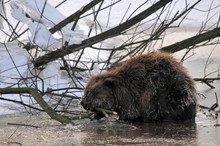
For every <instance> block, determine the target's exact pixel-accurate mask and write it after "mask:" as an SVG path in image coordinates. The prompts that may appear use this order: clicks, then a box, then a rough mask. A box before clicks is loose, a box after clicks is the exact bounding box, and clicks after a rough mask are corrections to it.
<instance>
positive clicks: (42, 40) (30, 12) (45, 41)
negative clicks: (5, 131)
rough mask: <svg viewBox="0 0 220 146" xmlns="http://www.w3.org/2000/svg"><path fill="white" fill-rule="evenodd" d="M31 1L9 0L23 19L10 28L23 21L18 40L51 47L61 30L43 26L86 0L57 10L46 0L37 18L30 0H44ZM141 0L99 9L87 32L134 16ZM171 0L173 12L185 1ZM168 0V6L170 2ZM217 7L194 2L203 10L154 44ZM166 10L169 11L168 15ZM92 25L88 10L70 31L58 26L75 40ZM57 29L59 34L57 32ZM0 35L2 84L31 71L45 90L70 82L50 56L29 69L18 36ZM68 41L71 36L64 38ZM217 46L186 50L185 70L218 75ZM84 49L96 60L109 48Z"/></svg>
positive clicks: (182, 35) (179, 35)
mask: <svg viewBox="0 0 220 146" xmlns="http://www.w3.org/2000/svg"><path fill="white" fill-rule="evenodd" d="M19 2H21V3H19ZM25 2H30V3H25ZM32 2H33V3H31V1H27V0H24V1H22V0H15V1H14V3H12V4H11V7H12V15H14V17H15V18H16V19H18V20H20V21H21V22H23V23H24V24H21V23H19V24H18V26H19V27H18V28H17V29H16V30H17V31H18V32H21V31H22V30H24V29H26V28H28V27H29V29H30V32H28V33H25V35H24V36H22V37H20V38H19V40H20V41H22V42H23V41H24V39H25V41H27V40H30V42H32V43H34V44H36V45H38V46H40V47H41V48H42V49H45V48H46V49H48V50H50V51H51V50H53V49H56V47H57V46H62V45H63V42H60V39H59V37H61V36H62V35H61V34H54V35H52V34H51V33H50V32H49V31H48V27H51V26H54V25H55V23H58V22H59V21H61V20H62V19H64V18H65V17H67V16H69V15H71V14H72V13H73V12H75V11H77V10H79V9H80V8H81V7H82V6H83V5H85V4H87V3H89V2H90V1H89V0H87V1H78V2H75V1H74V2H73V1H66V2H65V3H64V4H62V5H61V6H60V7H58V8H57V10H59V11H56V10H54V8H53V7H52V6H51V5H53V6H55V5H57V4H59V2H61V1H60V0H55V1H52V0H50V1H49V3H50V5H47V7H45V8H47V9H48V12H47V11H46V9H45V13H44V17H43V18H42V17H41V13H39V12H38V10H37V7H36V5H35V4H36V3H35V2H39V3H41V5H37V6H39V8H40V10H42V9H43V5H42V3H44V0H40V1H34V0H33V1H32ZM144 2H145V1H144V0H140V1H132V0H129V1H126V0H123V1H121V2H120V3H118V4H117V5H115V6H113V7H112V8H111V9H105V10H103V11H101V12H100V13H99V15H98V18H97V20H98V22H99V24H100V25H101V26H102V29H101V28H97V29H96V28H94V29H95V30H94V31H93V32H92V35H95V34H96V33H100V32H101V31H105V30H107V29H109V28H111V27H114V26H117V25H118V24H119V23H120V22H121V21H125V20H126V19H127V18H129V17H130V16H131V15H132V16H134V15H135V14H138V13H139V12H141V11H142V10H143V9H146V8H147V7H148V6H149V4H151V3H147V4H145V5H143V6H141V7H140V9H137V11H135V13H134V14H133V12H134V10H135V9H136V8H138V7H139V5H141V4H142V3H144ZM175 2H177V3H176V4H175V3H174V4H175V7H173V11H174V12H177V11H178V10H179V11H182V10H184V8H185V5H186V4H185V2H186V1H184V2H183V1H175ZM193 2H195V0H193V1H189V4H192V3H193ZM108 4H110V1H105V3H104V4H103V5H104V6H105V5H108ZM174 4H173V5H172V6H174ZM28 6H30V7H28ZM122 7H123V8H129V11H128V12H127V14H126V9H121V8H122ZM218 7H219V2H218V1H216V0H215V1H213V3H207V1H202V2H201V4H200V5H199V6H198V7H197V8H199V9H200V10H203V11H199V9H194V10H192V12H190V15H189V16H187V18H186V19H185V21H184V25H181V26H180V28H175V29H170V30H169V31H168V32H167V33H166V37H165V39H164V40H163V44H162V45H161V42H159V41H158V42H159V43H158V44H156V45H155V46H154V47H156V48H160V47H162V46H166V45H169V44H173V43H175V42H178V41H181V40H183V39H186V38H188V37H191V36H193V35H195V34H197V33H198V30H199V29H200V25H201V24H202V23H203V22H204V20H206V19H207V18H209V19H208V24H209V25H208V24H207V28H208V27H209V26H211V24H212V23H213V22H214V23H216V21H217V19H218V17H217V16H218V15H217V14H219V9H218ZM209 8H213V11H211V13H209V17H208V14H207V11H206V10H208V9H209ZM10 9H11V8H10V7H9V3H6V14H7V16H8V20H9V22H10V23H11V24H12V25H13V26H15V25H16V24H17V21H16V20H15V19H14V18H13V17H12V16H11V12H10ZM49 10H50V11H49ZM51 11H52V12H51ZM91 12H92V10H91V11H89V12H87V13H86V14H88V13H91ZM110 12H111V13H110ZM86 14H85V15H86ZM174 14H175V13H174ZM174 14H172V15H174ZM157 15H158V13H155V14H154V15H152V16H150V17H149V18H148V19H152V18H155V16H157ZM172 15H171V16H170V17H172ZM27 16H28V17H27ZM203 16H205V17H203ZM29 17H30V18H29ZM46 18H47V19H46ZM162 18H164V16H161V19H162ZM26 19H28V20H26ZM122 19H123V20H122ZM48 20H49V21H48ZM36 22H38V23H36ZM51 22H52V23H51ZM192 24H193V25H192ZM4 25H5V26H7V23H6V22H4ZM93 25H94V22H93V17H92V15H91V16H88V17H86V18H84V19H81V20H80V21H79V23H78V26H77V27H76V30H75V31H73V34H70V35H69V34H68V32H70V30H71V26H72V25H67V27H66V28H65V29H64V31H63V32H64V34H65V33H67V34H68V35H67V36H69V37H70V38H73V37H76V38H77V36H79V40H78V39H77V40H72V43H75V44H78V43H80V42H81V41H82V40H83V39H84V37H83V36H84V35H85V34H88V31H89V29H90V27H91V28H92V27H94V26H93ZM145 26H149V24H146V25H143V26H142V27H145ZM140 29H141V28H140ZM80 30H82V31H80ZM4 31H5V32H10V31H9V28H7V27H5V28H4ZM71 32H72V31H71ZM9 34H10V33H9ZM57 35H58V36H59V37H57ZM0 36H3V37H0V41H1V42H2V43H1V45H0V67H1V68H0V87H2V88H3V87H8V86H11V85H13V84H15V83H18V82H19V83H21V84H23V85H24V82H23V81H19V80H20V79H21V78H27V77H29V78H30V77H33V76H35V75H38V76H39V77H40V78H41V79H43V82H44V86H42V84H37V86H38V88H40V89H42V88H43V90H46V89H47V88H66V87H71V86H72V82H71V79H69V78H68V76H67V73H66V72H64V71H61V70H60V62H59V61H54V62H51V63H49V64H48V65H47V66H46V68H45V69H44V70H35V69H34V68H33V66H32V64H31V60H32V59H33V58H31V57H29V56H30V55H29V54H28V53H27V51H26V50H25V49H23V48H21V47H20V45H19V43H18V42H16V41H14V42H11V43H7V41H6V40H7V39H8V38H9V36H7V35H6V34H5V33H4V32H3V31H2V32H0ZM127 37H128V36H126V35H124V36H119V37H116V38H113V39H108V40H107V41H106V42H105V43H104V44H103V45H104V46H105V47H106V48H108V47H112V48H114V47H115V46H118V45H119V44H121V43H122V42H123V41H124V40H126V39H127ZM6 38H7V39H6ZM138 39H139V38H138ZM140 39H141V38H140ZM64 40H65V41H66V40H68V37H67V39H65V38H64ZM68 41H69V42H71V41H70V40H68ZM4 42H6V43H5V44H4ZM5 45H6V46H5ZM97 46H98V47H99V46H101V45H100V44H98V45H97ZM213 48H214V50H213ZM219 48H220V47H219V45H217V46H206V47H200V48H198V49H195V50H194V51H192V52H191V53H190V54H189V55H188V56H190V55H192V56H191V57H190V58H188V59H187V60H185V61H184V62H183V64H184V66H186V67H187V68H188V70H189V74H190V75H191V76H192V77H204V76H206V75H208V74H210V73H212V72H213V73H212V74H211V75H209V76H208V77H217V76H219V64H220V59H219V58H220V57H219V56H220V53H219ZM212 50H213V51H212ZM29 53H30V52H29ZM31 53H33V52H31ZM43 53H45V52H43ZM43 53H42V54H43ZM184 53H185V51H181V52H178V53H175V54H174V55H175V56H176V57H177V58H178V59H181V58H182V56H183V54H184ZM84 54H85V56H84V59H85V60H86V61H88V60H89V61H90V60H95V61H97V62H102V60H105V59H106V58H107V57H108V55H109V52H107V51H101V52H100V51H97V50H92V49H91V48H87V49H86V50H85V52H84ZM38 55H39V54H38ZM74 55H75V54H74ZM74 55H70V56H69V58H70V59H72V58H74V57H77V55H75V56H74ZM95 65H96V66H95V67H94V68H96V70H95V71H94V72H93V74H95V73H98V72H100V70H99V69H100V68H101V67H100V68H99V66H98V65H97V64H95ZM88 74H89V73H88ZM38 83H41V81H40V80H39V81H38ZM30 84H32V83H30ZM81 84H85V83H81ZM214 84H215V86H216V89H215V90H212V91H216V92H217V93H218V94H219V82H217V81H215V82H214ZM200 85H201V84H200V83H198V91H200V92H203V91H205V90H206V89H209V87H206V86H205V87H204V86H202V88H200V87H201V86H200ZM74 94H78V95H79V96H80V94H81V93H78V92H77V93H74ZM209 95H210V94H209ZM0 96H2V97H4V98H7V99H16V100H21V98H20V96H18V95H0ZM22 100H23V102H25V103H28V104H30V103H31V104H35V102H34V101H33V100H32V99H31V98H30V97H26V98H22ZM7 107H9V109H15V110H13V111H19V110H20V109H23V108H21V106H20V105H19V106H18V105H17V104H12V103H11V102H8V101H2V102H0V112H1V113H8V112H6V111H5V109H6V108H7ZM1 108H2V109H1ZM10 111H12V110H10ZM10 111H9V112H10ZM1 113H0V114H1Z"/></svg>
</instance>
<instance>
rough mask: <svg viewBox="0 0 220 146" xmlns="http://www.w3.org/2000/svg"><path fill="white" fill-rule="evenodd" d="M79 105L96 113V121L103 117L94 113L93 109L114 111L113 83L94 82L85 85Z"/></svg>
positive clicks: (107, 81)
mask: <svg viewBox="0 0 220 146" xmlns="http://www.w3.org/2000/svg"><path fill="white" fill-rule="evenodd" d="M81 105H82V106H83V107H84V108H85V109H86V110H91V111H93V112H96V115H97V119H100V118H102V117H103V116H104V115H103V114H101V113H99V112H97V111H95V108H97V107H98V108H103V109H108V110H114V105H115V103H114V96H113V82H112V80H106V79H105V80H101V79H100V80H96V81H95V82H90V84H89V85H87V87H86V89H85V91H84V96H83V98H82V100H81Z"/></svg>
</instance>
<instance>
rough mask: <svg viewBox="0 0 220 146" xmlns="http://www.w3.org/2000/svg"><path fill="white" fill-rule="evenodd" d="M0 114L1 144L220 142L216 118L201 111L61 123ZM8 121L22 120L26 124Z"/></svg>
mask: <svg viewBox="0 0 220 146" xmlns="http://www.w3.org/2000/svg"><path fill="white" fill-rule="evenodd" d="M0 118H1V119H0V134H1V135H0V145H5V146H7V145H8V146H9V145H10V146H12V145H14V146H17V145H22V146H31V145H35V146H42V145H44V146H74V145H85V146H87V145H88V146H91V145H107V146H108V145H111V146H112V145H135V146H142V145H184V146H185V145H198V146H209V145H210V146H218V145H220V126H219V124H220V122H219V119H218V118H214V117H212V116H207V115H205V114H203V112H201V111H200V112H199V113H198V115H197V118H196V123H147V124H135V123H133V124H131V123H124V122H118V121H111V120H103V121H90V120H89V119H82V120H75V121H73V123H72V124H68V125H60V124H59V123H58V122H56V121H54V120H51V119H50V118H49V117H48V116H47V115H46V114H35V115H30V114H25V113H21V114H14V115H2V116H1V117H0ZM8 123H22V124H26V126H17V125H8ZM27 125H32V126H37V127H39V128H34V127H30V126H27Z"/></svg>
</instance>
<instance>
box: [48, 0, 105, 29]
mask: <svg viewBox="0 0 220 146" xmlns="http://www.w3.org/2000/svg"><path fill="white" fill-rule="evenodd" d="M101 1H104V0H93V1H91V2H90V3H89V4H87V5H86V6H84V7H82V8H81V9H80V10H78V11H77V12H75V13H74V14H72V15H70V16H69V17H67V18H66V19H65V20H63V21H61V22H60V23H58V24H57V25H55V26H54V27H53V28H51V29H50V32H51V33H55V32H56V31H58V30H60V29H61V28H62V27H64V26H66V25H67V24H68V23H71V22H73V21H75V20H77V19H79V17H80V16H81V15H82V14H83V13H85V12H87V11H88V10H90V9H91V8H92V7H93V6H95V5H97V4H98V3H100V2H101Z"/></svg>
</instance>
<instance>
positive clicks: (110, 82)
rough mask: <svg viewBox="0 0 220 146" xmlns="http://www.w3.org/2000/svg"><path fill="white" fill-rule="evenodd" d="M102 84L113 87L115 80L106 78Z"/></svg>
mask: <svg viewBox="0 0 220 146" xmlns="http://www.w3.org/2000/svg"><path fill="white" fill-rule="evenodd" d="M103 85H104V86H107V87H113V86H114V85H115V80H114V79H113V78H106V79H105V80H104V82H103Z"/></svg>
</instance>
